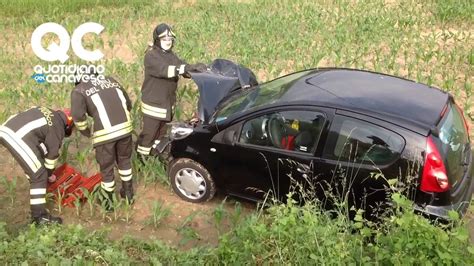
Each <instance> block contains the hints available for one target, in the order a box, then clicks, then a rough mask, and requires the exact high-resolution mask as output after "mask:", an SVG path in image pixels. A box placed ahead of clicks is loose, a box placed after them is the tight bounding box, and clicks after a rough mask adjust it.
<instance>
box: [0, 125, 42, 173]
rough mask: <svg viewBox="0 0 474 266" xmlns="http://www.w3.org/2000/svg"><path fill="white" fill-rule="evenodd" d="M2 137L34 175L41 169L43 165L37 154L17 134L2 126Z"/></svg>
mask: <svg viewBox="0 0 474 266" xmlns="http://www.w3.org/2000/svg"><path fill="white" fill-rule="evenodd" d="M0 137H2V138H3V139H4V140H5V141H6V142H7V143H8V144H9V145H10V146H11V147H12V148H13V149H14V150H15V151H16V152H17V153H18V154H19V155H20V157H21V158H22V159H23V160H25V162H26V164H27V165H28V167H29V168H30V170H31V171H32V172H33V173H36V172H37V171H38V170H39V169H40V168H41V163H40V161H39V160H38V158H37V157H36V154H35V153H34V152H33V151H32V150H31V148H30V147H28V145H27V144H26V143H25V142H24V141H23V140H22V139H19V138H17V137H16V136H15V133H14V132H13V131H12V130H11V129H9V128H8V127H4V126H0Z"/></svg>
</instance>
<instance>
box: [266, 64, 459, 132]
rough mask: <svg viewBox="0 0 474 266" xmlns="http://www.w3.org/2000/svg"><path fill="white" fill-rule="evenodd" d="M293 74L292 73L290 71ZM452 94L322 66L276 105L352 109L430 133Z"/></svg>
mask: <svg viewBox="0 0 474 266" xmlns="http://www.w3.org/2000/svg"><path fill="white" fill-rule="evenodd" d="M290 75H291V74H290ZM449 97H450V96H449V94H448V93H446V92H443V91H441V90H439V89H437V88H434V87H430V86H428V85H426V84H422V83H417V82H415V81H411V80H407V79H403V78H399V77H395V76H390V75H386V74H381V73H376V72H370V71H364V70H355V69H342V68H320V69H314V70H312V71H308V74H306V75H304V76H302V77H301V78H299V79H297V80H295V81H294V82H292V84H290V85H289V86H288V87H287V88H286V89H285V91H284V92H283V93H282V94H281V97H280V98H279V99H278V101H277V102H275V104H293V103H303V104H305V103H306V104H310V105H318V106H327V107H333V108H337V109H343V110H344V109H345V110H351V111H355V112H358V113H362V114H366V115H369V116H372V117H376V118H379V119H382V120H386V121H389V122H392V123H397V124H399V123H400V122H401V123H403V124H402V125H401V126H404V127H406V128H408V129H411V130H414V131H417V132H419V133H423V134H427V133H428V131H429V130H430V129H431V128H432V127H433V126H435V125H436V123H437V122H438V121H439V119H440V115H441V112H442V110H443V108H444V107H445V105H446V103H447V101H448V98H449Z"/></svg>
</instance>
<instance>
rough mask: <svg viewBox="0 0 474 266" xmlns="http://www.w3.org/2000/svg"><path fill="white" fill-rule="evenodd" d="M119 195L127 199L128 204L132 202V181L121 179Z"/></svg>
mask: <svg viewBox="0 0 474 266" xmlns="http://www.w3.org/2000/svg"><path fill="white" fill-rule="evenodd" d="M120 197H122V199H125V200H127V201H128V203H129V204H133V203H134V202H135V201H134V199H133V183H132V180H130V181H122V188H121V189H120Z"/></svg>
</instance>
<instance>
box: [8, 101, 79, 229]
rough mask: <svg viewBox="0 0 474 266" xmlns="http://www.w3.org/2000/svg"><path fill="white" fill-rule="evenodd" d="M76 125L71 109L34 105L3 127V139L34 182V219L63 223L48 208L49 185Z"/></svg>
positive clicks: (32, 191) (32, 209) (40, 222)
mask: <svg viewBox="0 0 474 266" xmlns="http://www.w3.org/2000/svg"><path fill="white" fill-rule="evenodd" d="M73 127H74V124H73V121H72V117H71V114H70V111H69V109H65V110H57V111H55V110H51V109H49V108H46V107H33V108H31V109H29V110H27V111H24V112H22V113H19V114H16V115H14V116H12V117H10V118H9V119H8V120H7V121H6V122H5V123H4V124H3V125H1V126H0V142H1V143H2V144H3V145H4V146H5V147H6V148H7V149H8V151H9V152H10V153H11V154H12V155H13V157H14V158H15V159H16V161H17V162H18V164H19V165H20V166H21V167H22V168H23V171H24V172H25V174H26V177H27V178H28V180H29V182H30V207H31V218H32V222H33V223H35V224H38V225H39V224H49V223H59V224H60V223H62V219H61V218H60V217H55V216H52V215H51V214H49V212H48V211H47V210H46V187H47V185H48V178H49V177H50V176H52V174H53V171H54V169H55V167H56V162H57V161H58V157H59V150H60V148H61V145H62V142H63V140H64V138H65V137H69V136H70V135H71V132H72V129H73Z"/></svg>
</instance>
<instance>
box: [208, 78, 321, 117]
mask: <svg viewBox="0 0 474 266" xmlns="http://www.w3.org/2000/svg"><path fill="white" fill-rule="evenodd" d="M313 71H314V70H307V71H302V72H298V73H295V74H291V75H288V76H284V77H282V78H279V79H275V80H273V81H270V82H267V83H264V84H262V85H260V86H258V87H256V88H255V89H251V90H240V91H239V92H237V93H235V94H233V95H231V96H230V97H229V98H227V99H226V100H224V101H223V102H222V104H221V105H220V107H219V110H218V111H217V113H216V114H215V116H214V119H213V120H215V121H216V122H219V121H222V120H225V119H227V117H229V116H231V115H234V114H239V113H243V112H245V111H248V110H250V109H253V108H256V107H260V106H264V105H269V104H272V103H274V102H276V101H277V100H278V99H280V97H281V96H282V95H283V94H284V93H285V92H286V91H287V90H288V89H289V88H290V87H291V85H292V84H293V82H294V81H296V80H297V79H299V78H300V77H303V76H305V75H307V74H308V73H310V72H313Z"/></svg>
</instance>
